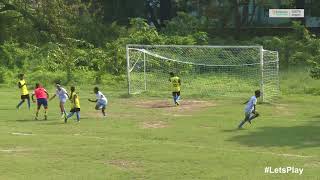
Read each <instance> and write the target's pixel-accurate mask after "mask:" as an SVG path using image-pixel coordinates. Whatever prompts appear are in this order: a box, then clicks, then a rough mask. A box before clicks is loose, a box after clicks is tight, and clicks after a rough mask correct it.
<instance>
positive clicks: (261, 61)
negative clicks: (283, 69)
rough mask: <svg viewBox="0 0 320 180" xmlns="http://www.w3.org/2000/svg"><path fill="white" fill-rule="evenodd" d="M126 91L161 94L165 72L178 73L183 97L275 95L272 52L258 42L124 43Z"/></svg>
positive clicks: (164, 90)
mask: <svg viewBox="0 0 320 180" xmlns="http://www.w3.org/2000/svg"><path fill="white" fill-rule="evenodd" d="M126 52H127V54H126V55H127V73H128V93H129V94H138V93H142V92H146V93H148V94H150V95H157V96H158V95H159V96H160V95H165V94H168V93H169V92H170V91H171V84H170V83H169V81H168V79H169V73H170V72H173V73H175V74H176V75H178V76H179V77H180V78H181V82H182V87H181V88H182V89H181V92H182V94H183V96H184V97H186V96H192V97H197V96H198V97H206V96H239V97H240V96H245V95H246V96H249V95H252V94H253V92H254V90H257V89H260V90H261V91H262V101H265V102H267V101H271V100H272V99H273V97H276V96H277V95H279V91H280V90H279V57H278V52H276V51H268V50H264V49H263V47H262V46H194V45H191V46H189V45H127V47H126Z"/></svg>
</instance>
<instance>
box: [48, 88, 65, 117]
mask: <svg viewBox="0 0 320 180" xmlns="http://www.w3.org/2000/svg"><path fill="white" fill-rule="evenodd" d="M56 88H57V90H56V94H54V95H53V96H52V97H51V98H50V101H51V100H52V99H54V98H55V97H56V96H58V97H59V100H60V104H59V106H60V112H61V118H64V117H65V116H66V115H67V112H66V109H65V108H64V105H65V103H66V102H67V100H68V97H69V95H68V92H67V90H66V89H64V88H63V87H62V86H61V85H60V84H59V83H57V84H56Z"/></svg>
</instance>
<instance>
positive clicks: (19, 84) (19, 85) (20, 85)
mask: <svg viewBox="0 0 320 180" xmlns="http://www.w3.org/2000/svg"><path fill="white" fill-rule="evenodd" d="M24 85H26V83H24V84H21V83H20V82H19V83H18V87H19V88H20V89H21V88H22V87H23V86H24Z"/></svg>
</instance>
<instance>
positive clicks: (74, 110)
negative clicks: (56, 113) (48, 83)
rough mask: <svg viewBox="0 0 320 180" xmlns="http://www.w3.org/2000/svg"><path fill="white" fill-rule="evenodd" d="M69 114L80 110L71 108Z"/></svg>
mask: <svg viewBox="0 0 320 180" xmlns="http://www.w3.org/2000/svg"><path fill="white" fill-rule="evenodd" d="M70 112H80V108H72V109H71V110H70Z"/></svg>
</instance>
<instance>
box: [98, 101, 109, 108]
mask: <svg viewBox="0 0 320 180" xmlns="http://www.w3.org/2000/svg"><path fill="white" fill-rule="evenodd" d="M107 104H108V102H105V103H103V102H97V104H96V109H104V108H106V106H107Z"/></svg>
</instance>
